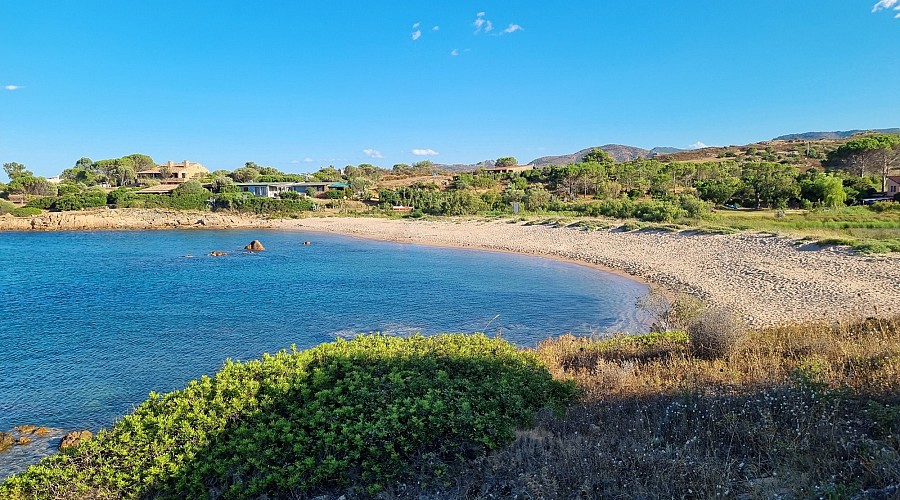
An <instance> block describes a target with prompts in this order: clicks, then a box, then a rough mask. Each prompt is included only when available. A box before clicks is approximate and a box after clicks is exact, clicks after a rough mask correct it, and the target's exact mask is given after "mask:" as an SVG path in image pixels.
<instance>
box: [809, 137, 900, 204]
mask: <svg viewBox="0 0 900 500" xmlns="http://www.w3.org/2000/svg"><path fill="white" fill-rule="evenodd" d="M826 163H827V164H828V165H829V166H830V167H832V168H833V167H838V168H845V169H848V170H850V171H852V172H854V173H856V174H857V175H859V176H863V175H866V174H874V175H879V176H881V191H882V192H885V191H887V178H888V176H889V175H890V174H891V171H892V170H894V169H898V168H900V136H898V135H891V134H880V135H868V136H865V137H860V138H859V139H854V140H852V141H849V142H847V143H846V144H844V145H843V146H841V147H839V148H837V149H836V150H834V151H832V152H830V153H828V160H827V162H826Z"/></svg>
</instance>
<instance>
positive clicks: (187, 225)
mask: <svg viewBox="0 0 900 500" xmlns="http://www.w3.org/2000/svg"><path fill="white" fill-rule="evenodd" d="M228 228H259V229H281V230H300V231H313V232H326V233H337V234H343V235H348V236H353V237H360V238H368V239H378V240H385V241H393V242H403V243H414V244H420V245H433V246H444V247H454V248H461V249H478V250H488V251H499V252H511V253H518V254H525V255H533V256H540V257H546V258H552V259H557V260H563V261H567V262H571V263H574V264H578V265H585V266H589V267H593V268H597V269H600V270H603V271H606V272H612V273H615V274H619V275H623V276H626V277H629V278H631V279H634V280H637V281H639V282H643V283H650V284H655V285H659V286H661V287H662V288H663V289H665V290H668V291H676V292H681V293H687V294H689V295H692V296H695V297H697V298H700V299H702V300H704V301H706V302H708V303H710V304H713V305H717V306H723V307H727V308H729V309H732V310H734V311H737V312H739V313H740V314H741V315H742V316H744V318H745V319H746V320H747V321H748V322H749V323H750V324H751V325H754V326H772V325H777V324H784V323H796V322H804V321H822V320H824V321H838V320H844V319H847V318H858V317H868V316H889V315H892V314H896V313H897V312H900V311H894V310H893V309H895V308H897V299H898V298H900V273H898V272H897V269H898V266H900V256H897V255H891V254H888V255H859V254H855V253H853V252H850V251H849V250H847V249H842V248H836V247H824V248H823V247H816V246H814V245H803V246H800V245H798V242H797V241H796V240H794V239H791V238H787V237H781V236H774V235H771V234H757V233H737V234H697V233H691V232H681V233H670V232H662V231H630V232H624V231H617V230H608V229H604V230H596V231H585V230H583V229H576V228H566V227H553V226H547V225H525V224H523V223H521V222H515V221H512V220H495V221H487V220H477V219H476V220H473V219H463V218H449V219H445V220H408V219H384V218H367V217H312V218H302V219H264V218H260V217H255V216H248V215H243V214H224V213H209V212H180V211H174V210H155V209H98V210H92V211H84V212H63V213H49V214H43V215H40V216H36V217H33V218H14V217H11V216H0V231H58V230H98V229H100V230H102V229H120V230H124V229H136V230H146V229H228Z"/></svg>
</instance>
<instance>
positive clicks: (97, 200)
mask: <svg viewBox="0 0 900 500" xmlns="http://www.w3.org/2000/svg"><path fill="white" fill-rule="evenodd" d="M79 196H80V197H81V204H82V206H83V207H84V208H92V207H105V206H106V191H104V190H102V189H91V190H90V191H85V192H84V193H81V194H80V195H79Z"/></svg>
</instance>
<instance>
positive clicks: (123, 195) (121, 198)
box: [106, 187, 138, 207]
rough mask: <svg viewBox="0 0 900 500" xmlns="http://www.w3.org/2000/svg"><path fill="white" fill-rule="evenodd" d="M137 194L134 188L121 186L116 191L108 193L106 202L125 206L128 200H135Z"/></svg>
mask: <svg viewBox="0 0 900 500" xmlns="http://www.w3.org/2000/svg"><path fill="white" fill-rule="evenodd" d="M135 196H138V195H136V194H134V190H133V189H129V188H125V187H120V188H119V189H116V190H115V191H110V192H109V193H107V194H106V203H107V204H108V205H115V206H116V207H125V206H127V204H128V202H129V201H131V200H133V199H134V198H135Z"/></svg>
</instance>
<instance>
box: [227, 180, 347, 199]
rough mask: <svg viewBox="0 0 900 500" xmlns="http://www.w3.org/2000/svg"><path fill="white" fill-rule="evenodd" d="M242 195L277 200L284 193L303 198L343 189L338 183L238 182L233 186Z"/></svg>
mask: <svg viewBox="0 0 900 500" xmlns="http://www.w3.org/2000/svg"><path fill="white" fill-rule="evenodd" d="M235 185H236V186H237V187H239V188H241V191H242V192H244V193H250V194H252V195H253V196H259V197H262V198H277V197H278V196H279V195H280V194H281V193H283V192H285V191H294V192H296V193H300V194H301V195H304V196H317V195H318V194H320V193H325V192H327V191H329V190H331V189H344V188H345V187H346V184H342V183H339V182H238V183H237V184H235Z"/></svg>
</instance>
